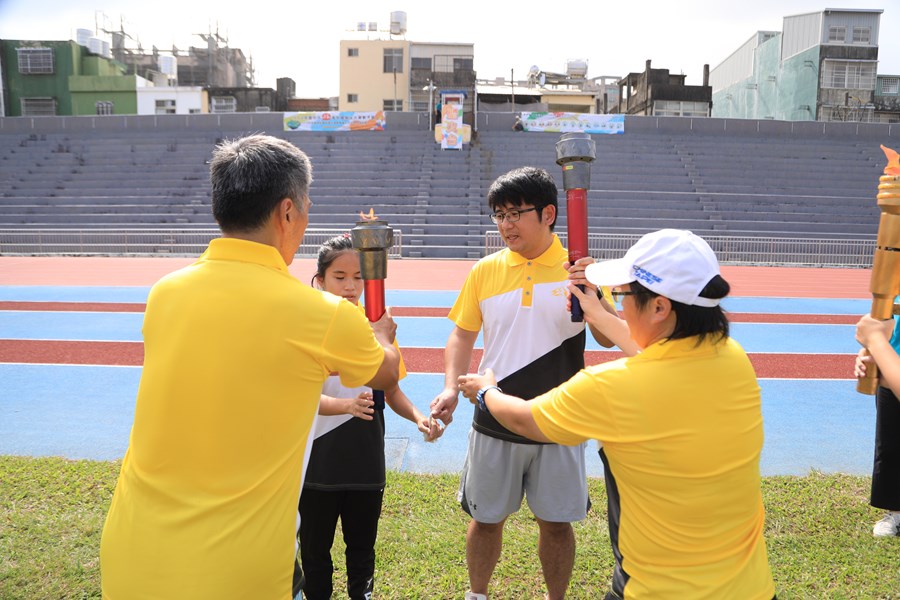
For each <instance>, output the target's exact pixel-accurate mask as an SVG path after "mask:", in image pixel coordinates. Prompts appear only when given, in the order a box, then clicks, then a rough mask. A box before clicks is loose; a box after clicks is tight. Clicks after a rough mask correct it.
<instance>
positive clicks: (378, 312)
mask: <svg viewBox="0 0 900 600" xmlns="http://www.w3.org/2000/svg"><path fill="white" fill-rule="evenodd" d="M350 240H351V242H352V243H353V247H354V248H355V249H356V250H358V251H359V271H360V275H362V278H363V283H364V286H365V287H364V291H365V305H366V318H367V319H369V321H370V322H373V323H374V322H375V321H377V320H378V319H380V318H381V317H382V316H383V315H384V312H385V304H384V280H385V279H387V257H388V249H389V248H390V247H391V246H393V245H394V230H393V229H391V228H390V227H388V224H387V222H386V221H382V220H381V219H373V220H363V221H359V222H357V223H356V227H354V228H353V229H351V230H350ZM372 400H373V401H374V402H375V408H376V409H378V410H384V391H383V390H372Z"/></svg>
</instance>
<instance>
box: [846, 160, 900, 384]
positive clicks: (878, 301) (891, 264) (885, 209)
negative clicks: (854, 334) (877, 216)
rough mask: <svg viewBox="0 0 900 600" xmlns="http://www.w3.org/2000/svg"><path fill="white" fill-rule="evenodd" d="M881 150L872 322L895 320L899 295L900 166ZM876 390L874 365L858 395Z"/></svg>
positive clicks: (859, 381)
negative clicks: (882, 170) (884, 164)
mask: <svg viewBox="0 0 900 600" xmlns="http://www.w3.org/2000/svg"><path fill="white" fill-rule="evenodd" d="M881 148H882V150H884V152H885V154H887V155H888V159H889V164H888V168H886V169H885V174H884V175H882V176H881V178H880V179H879V184H878V196H877V198H878V208H880V209H881V220H880V221H879V223H878V239H877V241H876V242H875V256H874V258H873V261H872V279H871V281H870V283H869V290H870V291H871V292H872V310H871V312H870V314H871V315H872V318H875V319H882V320H884V319H890V318H891V317H892V316H893V314H894V298H895V297H897V296H898V295H900V173H898V172H897V171H900V166H898V165H897V154H896V152H894V151H893V150H890V149H889V148H885V147H884V146H882V147H881ZM891 157H893V158H891ZM892 166H893V167H894V168H891V167H892ZM865 352H866V353H868V351H865ZM877 389H878V366H877V365H876V364H875V363H874V361H873V362H870V363H869V364H868V366H867V367H866V376H865V377H860V378H859V380H858V381H857V384H856V391H858V392H860V393H861V394H874V393H875V392H876V391H877Z"/></svg>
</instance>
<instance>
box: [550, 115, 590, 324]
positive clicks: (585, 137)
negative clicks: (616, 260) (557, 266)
mask: <svg viewBox="0 0 900 600" xmlns="http://www.w3.org/2000/svg"><path fill="white" fill-rule="evenodd" d="M596 158H597V151H596V147H595V145H594V140H592V139H591V136H590V135H589V134H587V133H564V134H563V135H562V136H561V137H560V138H559V141H558V142H556V164H558V165H560V166H561V167H562V170H563V188H564V189H565V190H566V227H567V230H568V237H569V240H568V247H569V263H574V262H575V261H576V260H578V259H579V258H583V257H585V256H587V255H588V211H587V195H588V189H589V188H590V187H591V163H592V162H593V161H594V159H596ZM578 287H579V288H580V289H581V291H582V292H583V291H584V286H583V285H580V286H578ZM581 321H584V311H582V310H581V303H580V302H579V301H578V298H575V297H574V296H573V297H572V322H573V323H577V322H581Z"/></svg>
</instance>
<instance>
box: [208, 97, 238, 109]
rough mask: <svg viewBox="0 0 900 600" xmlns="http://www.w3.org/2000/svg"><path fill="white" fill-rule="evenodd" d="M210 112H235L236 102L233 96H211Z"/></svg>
mask: <svg viewBox="0 0 900 600" xmlns="http://www.w3.org/2000/svg"><path fill="white" fill-rule="evenodd" d="M212 112H214V113H233V112H237V100H236V99H235V98H234V96H213V99H212Z"/></svg>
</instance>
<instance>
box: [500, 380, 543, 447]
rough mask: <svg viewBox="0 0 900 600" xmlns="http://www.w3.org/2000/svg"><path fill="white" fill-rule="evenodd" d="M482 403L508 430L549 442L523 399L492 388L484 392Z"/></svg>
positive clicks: (537, 440)
mask: <svg viewBox="0 0 900 600" xmlns="http://www.w3.org/2000/svg"><path fill="white" fill-rule="evenodd" d="M484 403H485V405H486V406H487V407H488V412H490V413H491V415H493V417H494V418H495V419H497V421H499V422H500V424H501V425H503V426H504V427H506V428H507V429H509V430H510V431H512V432H514V433H518V434H519V435H521V436H524V437H527V438H528V439H530V440H534V441H536V442H550V439H548V438H547V436H545V435H544V434H543V432H541V430H540V429H539V428H538V426H537V423H535V421H534V417H533V416H532V415H531V407H530V406H529V404H528V402H526V401H525V400H522V399H521V398H517V397H516V396H510V395H509V394H504V393H503V392H501V391H499V390H496V389H492V390H489V391H488V392H486V393H485V395H484Z"/></svg>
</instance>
